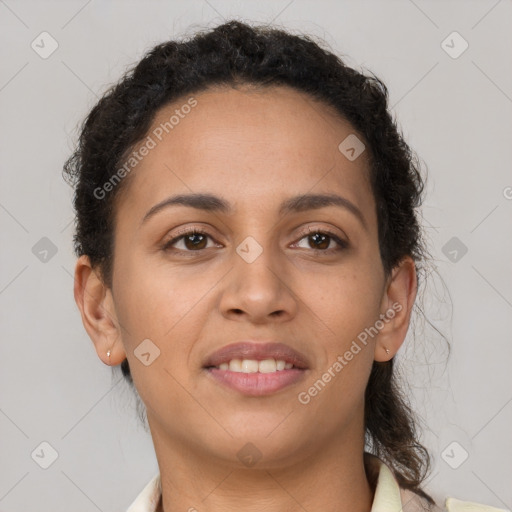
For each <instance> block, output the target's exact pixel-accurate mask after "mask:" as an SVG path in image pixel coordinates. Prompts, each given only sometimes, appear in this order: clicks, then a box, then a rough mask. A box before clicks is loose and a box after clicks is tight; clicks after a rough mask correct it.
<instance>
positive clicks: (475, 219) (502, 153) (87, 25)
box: [0, 0, 512, 512]
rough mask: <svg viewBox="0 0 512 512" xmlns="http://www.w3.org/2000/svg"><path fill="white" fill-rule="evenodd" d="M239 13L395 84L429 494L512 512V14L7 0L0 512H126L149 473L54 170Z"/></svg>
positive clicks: (443, 5) (408, 361) (422, 5)
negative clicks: (119, 93)
mask: <svg viewBox="0 0 512 512" xmlns="http://www.w3.org/2000/svg"><path fill="white" fill-rule="evenodd" d="M232 17H236V18H240V19H243V20H247V21H254V22H271V21H274V23H276V24H281V25H282V26H283V27H286V28H288V29H291V30H296V31H304V32H306V33H309V34H312V35H314V36H317V37H320V38H322V39H325V40H326V41H327V43H328V44H329V45H330V46H331V49H332V50H334V51H336V52H338V53H339V54H341V55H342V56H344V57H345V59H346V61H347V63H348V64H349V65H351V66H355V67H356V68H357V69H359V70H363V71H365V70H371V71H373V72H375V73H376V74H377V76H379V77H380V78H381V79H382V80H383V81H384V82H385V83H386V84H387V86H388V87H389V90H390V103H391V105H392V107H393V111H394V113H395V115H396V117H397V119H398V121H399V124H400V126H401V128H402V130H403V132H404V135H405V137H406V139H407V140H408V142H409V143H410V145H411V146H412V148H413V149H414V150H415V151H416V152H417V153H418V155H419V156H420V158H421V160H422V161H423V162H424V163H425V166H426V168H428V173H429V181H428V186H427V201H426V203H425V206H424V208H423V217H424V224H425V226H426V232H427V237H428V241H429V242H430V244H431V253H432V256H433V259H434V263H435V264H436V265H437V272H433V273H432V274H431V277H432V279H431V281H430V284H429V286H428V288H427V289H426V291H425V292H426V293H425V299H424V303H425V304H424V307H425V310H426V312H427V316H428V318H429V320H430V321H431V323H432V325H429V324H428V323H427V324H425V325H424V327H422V325H421V322H419V323H418V333H417V335H416V337H415V338H414V337H413V336H412V334H411V333H412V331H413V329H411V331H410V333H409V338H408V341H407V342H406V345H405V346H404V347H403V348H402V351H401V352H400V354H399V360H400V361H401V362H402V368H403V374H404V378H405V379H406V380H407V381H408V382H409V384H410V386H411V387H412V401H413V403H414V404H415V406H416V408H417V411H418V414H419V416H420V417H421V418H422V420H423V423H424V429H425V430H424V437H423V440H424V442H425V443H426V445H427V446H428V447H429V448H430V449H431V451H432V455H433V457H434V467H433V470H432V473H431V476H430V479H429V480H428V484H427V486H426V488H427V490H428V491H429V492H430V493H431V494H432V495H433V496H434V497H435V498H436V499H439V500H441V501H443V500H444V498H445V497H446V496H454V497H457V498H460V499H465V500H472V501H480V502H483V503H487V504H489V505H494V506H496V507H501V508H509V509H510V508H512V485H511V483H512V462H511V455H512V437H511V434H510V432H511V423H512V422H511V420H512V377H511V373H512V372H511V371H510V364H511V363H510V361H511V358H512V343H511V341H512V340H511V335H510V333H511V331H512V314H511V313H512V273H511V265H510V261H511V255H512V237H511V233H512V231H511V224H512V222H511V220H512V216H511V212H512V199H511V198H512V188H511V187H512V173H511V171H510V169H511V163H512V162H511V160H512V149H511V148H512V144H511V139H510V136H511V132H512V115H511V113H512V59H511V58H510V49H511V48H512V30H511V20H512V5H511V2H510V1H505V0H501V1H495V0H490V1H445V2H433V1H425V0H423V1H420V0H415V1H412V0H400V1H398V0H397V1H386V2H382V1H359V2H356V1H337V2H335V1H325V0H323V1H314V2H308V1H304V0H291V1H290V0H283V1H264V0H258V1H246V2H242V1H227V0H226V1H221V0H208V1H207V0H191V1H173V2H171V1H165V2H157V1H152V2H142V1H124V2H120V1H116V2H114V1H112V2H106V1H100V0H92V1H85V0H82V1H68V2H64V1H62V2H49V1H45V2H41V1H39V2H35V1H34V2H29V1H15V0H0V40H1V44H0V56H1V62H2V65H1V69H0V108H1V122H0V149H1V160H0V165H1V175H0V176H1V189H0V226H1V242H2V245H1V246H2V251H0V315H1V326H2V340H1V344H0V432H1V436H0V460H1V461H2V464H1V465H0V510H1V511H4V512H5V511H9V512H15V511H20V512H22V511H23V512H25V511H28V510H30V511H50V510H51V511H53V512H59V511H65V510H66V511H67V510H69V508H70V507H69V505H68V504H72V507H73V510H74V511H75V512H86V511H87V512H89V511H94V510H100V511H105V512H106V511H111V510H117V511H122V510H125V509H126V508H127V507H128V505H129V504H130V503H131V502H132V501H133V499H134V498H135V496H136V495H137V494H138V492H139V491H140V490H141V489H142V487H143V486H144V485H145V484H146V483H147V481H149V479H150V478H151V476H152V475H153V474H154V473H155V472H156V471H157V464H156V459H155V456H154V451H153V445H152V442H151V438H150V436H149V434H148V433H146V432H145V431H144V429H143V428H142V427H141V426H140V425H139V423H138V420H137V417H136V412H135V409H134V406H135V405H134V404H135V402H134V399H133V395H132V393H131V391H130V390H129V389H128V387H127V386H126V385H125V383H124V382H123V381H121V380H120V376H119V375H117V376H115V375H114V376H113V375H112V373H111V370H110V368H108V367H107V366H105V365H103V364H102V363H101V361H100V360H99V359H98V357H97V355H96V352H95V351H94V348H93V345H92V343H91V341H90V340H89V338H88V336H87V334H86V332H85V330H84V329H83V326H82V323H81V319H80V316H79V312H78V309H77V308H76V305H75V303H74V300H73V294H72V287H73V270H74V262H75V258H74V256H73V253H72V224H71V222H72V218H73V212H72V207H71V197H72V191H71V189H70V188H69V187H68V185H66V184H65V182H64V181H63V179H62V177H61V169H62V164H63V162H64V160H65V159H66V158H67V156H69V154H70V152H71V150H72V148H73V144H74V142H75V140H76V134H77V131H76V127H77V125H78V122H79V121H81V120H82V118H83V117H84V115H85V114H86V113H87V112H88V111H89V109H90V108H91V107H92V106H93V104H94V103H95V101H96V100H97V97H99V96H100V95H101V94H102V93H103V92H104V91H105V89H106V87H107V86H108V85H109V84H111V83H113V82H115V81H117V79H118V78H119V77H120V76H121V74H122V73H123V72H124V71H125V69H126V67H127V66H128V65H130V64H132V63H134V62H135V61H136V60H137V59H139V58H140V57H141V56H142V54H143V52H144V51H145V50H147V49H149V48H150V47H151V46H152V45H154V44H156V43H158V42H161V41H163V40H165V39H169V38H172V37H174V36H182V35H186V34H192V33H193V32H194V30H195V29H196V28H204V27H206V26H211V27H213V26H215V25H217V24H218V23H220V22H222V21H223V19H228V18H232ZM43 31H46V32H48V33H49V34H51V36H52V37H53V38H54V39H55V40H56V41H57V43H58V48H57V50H56V51H55V52H54V53H53V54H51V55H50V56H49V57H48V58H45V59H43V58H42V57H41V56H40V55H39V54H38V53H36V51H34V49H33V48H32V47H31V43H32V42H33V41H35V42H36V43H37V41H40V39H41V37H40V36H39V35H40V34H41V32H43ZM454 31H456V32H458V33H459V34H460V35H461V36H462V37H463V38H464V40H466V41H467V42H468V44H469V47H468V48H467V50H466V51H465V52H464V53H462V54H461V55H460V56H458V58H452V57H451V56H450V55H449V54H448V53H447V52H446V51H445V48H444V47H443V46H442V42H443V41H444V40H445V39H446V38H447V37H448V36H449V35H450V34H452V33H453V32H454ZM44 37H47V36H44ZM453 37H454V36H451V39H450V38H449V39H448V40H447V43H445V45H446V44H448V45H450V46H452V47H453V48H452V51H456V50H457V49H459V48H461V46H460V41H457V40H456V39H455V40H454V39H453ZM45 41H46V43H45V48H46V49H48V48H49V47H50V46H49V45H50V41H49V40H48V39H46V40H45ZM450 41H454V42H453V43H452V42H450ZM39 45H40V46H41V45H42V44H41V43H40V42H39ZM44 237H46V238H48V239H49V240H50V241H51V244H50V242H48V240H46V239H43V238H44ZM454 237H455V238H454ZM41 239H43V240H42V241H41ZM464 248H466V249H467V253H465V254H463V252H464V250H465V249H464ZM44 249H48V250H49V252H48V253H46V254H45V253H44V252H41V251H43V250H44ZM52 250H53V252H55V251H56V253H55V254H53V253H52ZM454 250H455V251H456V252H453V251H454ZM443 283H444V284H443ZM450 298H451V301H452V303H453V308H452V307H451V303H450ZM434 327H436V328H438V329H439V330H440V331H441V332H442V333H443V334H444V335H445V336H446V337H447V338H448V339H449V340H450V343H451V345H452V354H451V356H450V358H449V359H447V357H448V354H447V351H446V344H445V342H444V341H443V339H442V338H441V336H439V335H438V334H437V332H436V330H435V328H434ZM42 442H47V443H49V444H50V445H51V446H52V447H53V449H54V450H56V452H57V453H58V457H57V459H56V460H55V462H54V463H53V464H52V465H51V466H50V467H48V468H47V469H43V468H42V467H40V465H39V464H38V463H36V460H37V461H38V462H39V463H40V462H41V459H43V458H44V457H42V456H40V457H39V459H38V457H37V456H36V455H34V457H32V455H31V454H33V453H35V454H37V453H39V454H41V453H42V452H41V446H40V445H41V443H42ZM452 443H456V444H452ZM42 448H43V452H44V453H45V457H46V460H49V459H48V457H50V453H51V452H50V449H49V448H47V447H46V445H43V447H42ZM466 454H467V459H466V460H463V459H464V457H466ZM461 461H463V462H461ZM455 466H458V467H457V468H454V467H455Z"/></svg>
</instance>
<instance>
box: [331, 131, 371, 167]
mask: <svg viewBox="0 0 512 512" xmlns="http://www.w3.org/2000/svg"><path fill="white" fill-rule="evenodd" d="M365 148H366V146H365V145H364V144H363V141H362V140H361V139H359V138H358V137H357V136H356V135H355V134H353V133H351V134H350V135H349V136H348V137H346V138H345V139H343V140H342V141H341V142H340V144H339V145H338V149H339V150H340V152H341V154H343V155H345V157H346V158H347V159H348V160H350V161H351V162H353V161H354V160H355V159H356V158H358V157H359V155H361V153H362V152H363V151H364V150H365Z"/></svg>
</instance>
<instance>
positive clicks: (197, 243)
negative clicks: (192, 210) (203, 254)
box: [163, 229, 211, 252]
mask: <svg viewBox="0 0 512 512" xmlns="http://www.w3.org/2000/svg"><path fill="white" fill-rule="evenodd" d="M208 238H210V239H211V237H210V235H209V234H208V233H206V232H204V231H200V230H197V229H194V230H191V231H187V232H185V233H183V234H181V235H180V236H177V237H175V238H173V239H172V240H170V241H169V242H167V243H166V244H165V245H164V247H163V249H164V250H171V248H172V246H174V245H176V244H177V243H178V242H183V247H178V248H177V250H178V251H186V252H194V251H200V250H203V249H206V248H207V247H206V244H207V240H208Z"/></svg>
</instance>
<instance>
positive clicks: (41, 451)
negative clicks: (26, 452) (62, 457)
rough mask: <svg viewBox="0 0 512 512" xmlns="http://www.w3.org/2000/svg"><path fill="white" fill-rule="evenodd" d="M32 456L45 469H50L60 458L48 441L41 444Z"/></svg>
mask: <svg viewBox="0 0 512 512" xmlns="http://www.w3.org/2000/svg"><path fill="white" fill-rule="evenodd" d="M30 456H31V457H32V459H33V460H34V462H35V463H36V464H37V465H38V466H40V467H42V468H43V469H48V468H49V467H50V466H51V465H52V464H53V463H54V462H55V461H56V460H57V459H58V458H59V454H58V453H57V450H56V449H55V448H54V447H53V446H52V445H51V444H50V443H48V442H46V441H43V442H42V443H40V444H39V446H37V447H36V448H35V450H34V451H33V452H32V453H31V454H30Z"/></svg>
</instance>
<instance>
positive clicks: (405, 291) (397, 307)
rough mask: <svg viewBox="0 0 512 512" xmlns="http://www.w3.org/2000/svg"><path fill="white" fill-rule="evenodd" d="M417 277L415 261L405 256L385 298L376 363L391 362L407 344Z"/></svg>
mask: <svg viewBox="0 0 512 512" xmlns="http://www.w3.org/2000/svg"><path fill="white" fill-rule="evenodd" d="M416 292H417V277H416V266H415V263H414V260H413V259H412V258H411V257H410V256H406V257H405V258H404V259H403V260H402V261H401V262H400V263H399V264H398V265H397V266H396V267H395V268H394V269H393V270H392V272H391V276H390V277H389V279H388V282H387V286H386V290H385V293H384V296H383V298H382V305H381V319H382V324H383V327H382V329H381V330H380V331H379V335H378V338H377V343H376V345H375V357H374V359H375V361H379V362H384V361H389V360H390V359H391V358H392V357H394V356H395V355H396V353H397V352H398V350H399V349H400V347H401V346H402V343H403V342H404V340H405V337H406V334H407V330H408V328H409V322H410V318H411V312H412V308H413V306H414V301H415V299H416Z"/></svg>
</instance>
